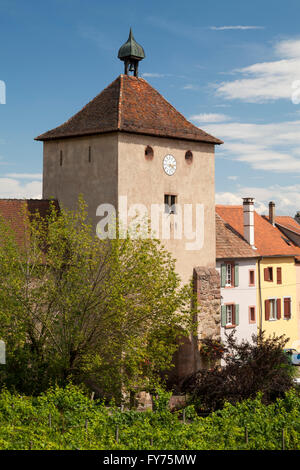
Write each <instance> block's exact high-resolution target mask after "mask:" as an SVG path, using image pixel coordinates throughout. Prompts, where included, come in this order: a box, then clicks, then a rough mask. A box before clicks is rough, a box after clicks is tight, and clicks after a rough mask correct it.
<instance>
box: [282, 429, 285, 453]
mask: <svg viewBox="0 0 300 470" xmlns="http://www.w3.org/2000/svg"><path fill="white" fill-rule="evenodd" d="M282 450H285V435H284V428H283V430H282Z"/></svg>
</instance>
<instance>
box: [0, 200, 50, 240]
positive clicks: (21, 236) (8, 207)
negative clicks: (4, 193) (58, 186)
mask: <svg viewBox="0 0 300 470" xmlns="http://www.w3.org/2000/svg"><path fill="white" fill-rule="evenodd" d="M49 204H50V201H49V200H47V199H0V216H2V217H3V218H4V219H5V221H6V222H8V223H9V224H10V226H11V228H12V229H13V231H14V233H15V235H16V240H17V242H18V243H20V244H23V243H24V241H25V237H26V215H25V214H28V215H29V217H30V215H33V214H34V213H36V212H37V211H38V212H39V214H40V215H41V217H45V216H46V214H47V213H48V212H49V207H50V206H49ZM54 204H55V206H56V207H57V208H58V203H57V202H56V201H54Z"/></svg>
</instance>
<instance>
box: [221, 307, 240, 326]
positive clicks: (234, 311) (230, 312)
mask: <svg viewBox="0 0 300 470" xmlns="http://www.w3.org/2000/svg"><path fill="white" fill-rule="evenodd" d="M239 310H240V306H239V304H225V305H222V306H221V326H222V327H223V328H236V327H237V326H238V325H239Z"/></svg>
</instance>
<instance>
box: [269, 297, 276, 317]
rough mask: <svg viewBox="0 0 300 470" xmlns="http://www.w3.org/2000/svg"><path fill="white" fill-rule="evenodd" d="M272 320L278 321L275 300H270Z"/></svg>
mask: <svg viewBox="0 0 300 470" xmlns="http://www.w3.org/2000/svg"><path fill="white" fill-rule="evenodd" d="M269 302H270V318H269V320H276V304H275V299H270V300H269Z"/></svg>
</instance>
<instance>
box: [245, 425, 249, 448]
mask: <svg viewBox="0 0 300 470" xmlns="http://www.w3.org/2000/svg"><path fill="white" fill-rule="evenodd" d="M245 442H246V444H248V442H249V439H248V428H247V426H245Z"/></svg>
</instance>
